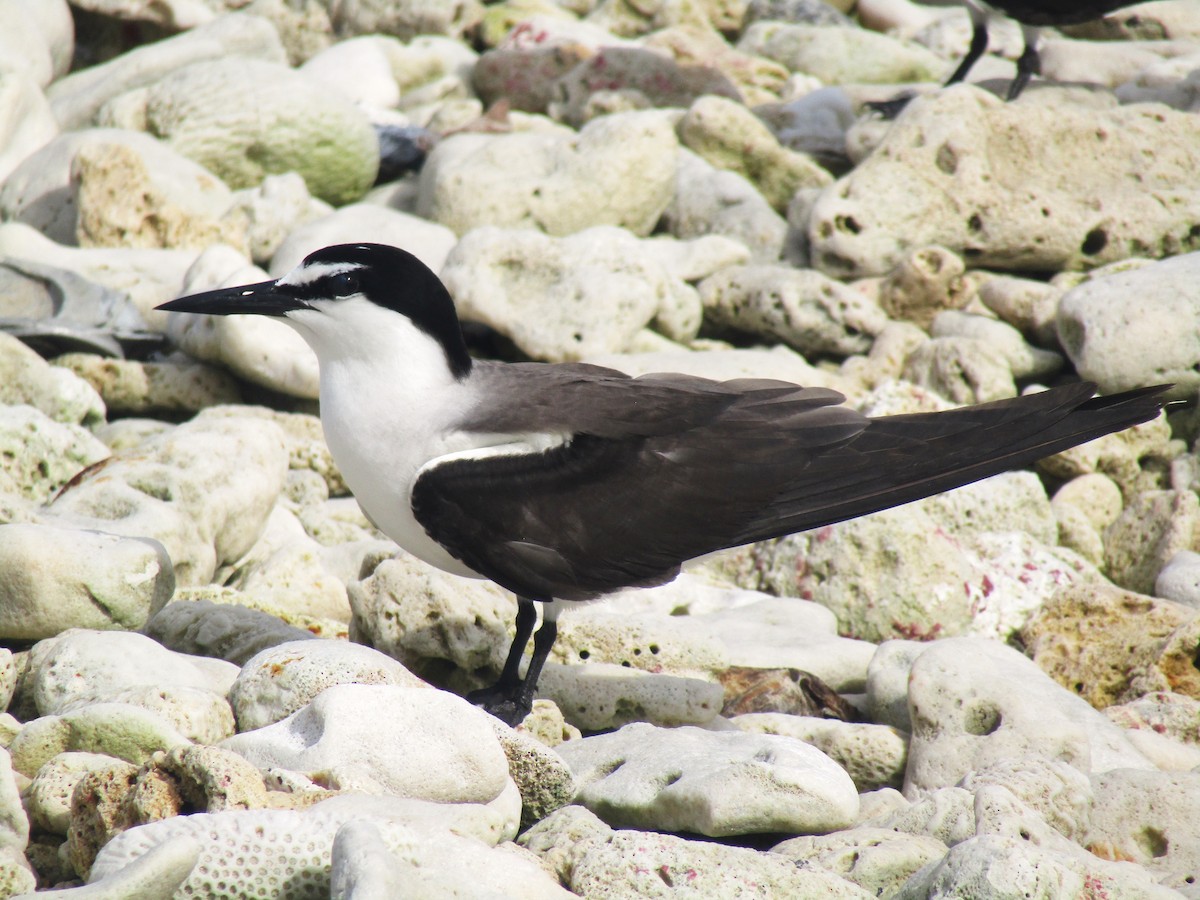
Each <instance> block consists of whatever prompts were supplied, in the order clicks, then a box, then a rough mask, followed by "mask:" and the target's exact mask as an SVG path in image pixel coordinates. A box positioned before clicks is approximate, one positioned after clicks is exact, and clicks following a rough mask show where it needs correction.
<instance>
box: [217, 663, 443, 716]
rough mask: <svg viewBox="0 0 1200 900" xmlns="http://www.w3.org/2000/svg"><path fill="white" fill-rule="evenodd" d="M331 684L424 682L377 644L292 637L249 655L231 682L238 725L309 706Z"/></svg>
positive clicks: (289, 712)
mask: <svg viewBox="0 0 1200 900" xmlns="http://www.w3.org/2000/svg"><path fill="white" fill-rule="evenodd" d="M335 684H396V685H402V686H404V687H422V686H424V682H422V681H421V680H420V679H419V678H417V677H416V676H414V675H412V674H411V673H410V672H409V671H408V670H407V669H405V668H404V666H402V665H400V663H398V662H396V661H395V660H394V659H392V658H391V657H390V656H385V655H384V654H382V653H380V652H379V651H378V650H372V649H371V648H370V647H363V646H361V645H359V644H351V643H347V642H344V641H290V642H288V643H284V644H277V645H275V646H274V647H269V648H267V649H265V650H263V651H261V652H260V653H258V654H256V655H255V656H253V657H251V658H250V659H249V660H247V661H246V663H245V664H244V665H243V667H242V671H241V672H240V673H239V674H238V677H237V679H236V680H235V681H234V682H233V684H232V685H231V687H230V688H229V702H230V703H231V704H232V705H233V709H234V712H235V713H236V714H237V719H238V726H239V727H240V728H241V730H242V731H251V730H253V729H256V728H263V727H265V726H267V725H271V724H273V723H275V722H278V721H280V720H282V719H286V718H287V717H288V716H290V715H291V714H292V713H294V712H296V711H298V710H299V709H301V708H302V707H304V706H307V705H308V704H309V703H310V702H311V701H312V700H313V699H314V698H315V697H316V696H317V695H318V694H319V693H321V692H322V691H323V690H325V689H326V688H329V687H332V686H333V685H335Z"/></svg>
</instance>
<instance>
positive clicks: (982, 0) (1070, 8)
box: [871, 0, 1145, 117]
mask: <svg viewBox="0 0 1200 900" xmlns="http://www.w3.org/2000/svg"><path fill="white" fill-rule="evenodd" d="M921 2H922V3H923V4H926V5H929V6H959V5H961V6H966V7H967V13H968V14H969V15H970V17H971V43H970V46H969V47H968V48H967V55H966V56H964V57H963V59H962V62H960V63H959V64H958V68H957V69H955V70H954V74H952V75H951V76H950V77H949V78H948V79H947V80H946V85H945V86H946V87H949V86H950V85H952V84H958V83H959V82H960V81H963V80H964V79H966V77H967V74H968V73H969V72H970V71H971V68H972V67H973V66H974V65H975V63H977V62H979V58H980V57H981V56H983V54H984V52H985V51H986V50H987V47H988V20H989V19H990V18H991V17H992V16H994V15H1002V16H1006V17H1007V18H1010V19H1013V20H1014V21H1016V22H1019V23H1020V25H1021V34H1022V36H1023V37H1024V39H1025V49H1024V50H1023V51H1022V52H1021V55H1020V56H1019V57H1018V58H1017V75H1016V77H1015V78H1014V79H1013V80H1012V82H1011V83H1010V84H1009V86H1008V94H1007V95H1006V97H1005V99H1006V100H1016V99H1017V97H1019V96H1020V94H1021V92H1022V91H1023V90H1025V87H1026V86H1027V85H1028V84H1029V81H1030V79H1032V78H1033V76H1034V75H1040V74H1041V71H1042V59H1041V56H1040V55H1039V53H1038V40H1039V37H1040V30H1041V29H1042V28H1044V27H1047V26H1058V25H1077V24H1079V23H1080V22H1090V21H1092V20H1093V19H1099V18H1100V17H1101V16H1104V15H1107V14H1108V13H1110V12H1114V11H1116V10H1118V9H1123V8H1124V7H1126V6H1135V5H1137V4H1138V3H1143V2H1145V0H921ZM910 99H912V98H911V95H909V96H903V97H898V98H896V99H895V100H885V101H882V102H877V103H873V104H871V107H872V108H873V109H875V110H876V111H877V112H881V113H883V114H884V115H885V116H888V117H893V116H895V115H896V114H898V113H899V112H900V110H901V109H903V108H904V106H905V105H906V104H907V103H908V101H909V100H910Z"/></svg>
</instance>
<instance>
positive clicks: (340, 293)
mask: <svg viewBox="0 0 1200 900" xmlns="http://www.w3.org/2000/svg"><path fill="white" fill-rule="evenodd" d="M329 286H330V287H331V288H332V290H333V296H335V297H349V296H350V295H351V294H357V293H358V278H356V277H355V275H354V273H353V272H339V273H338V274H336V275H334V276H333V277H332V278H330V279H329Z"/></svg>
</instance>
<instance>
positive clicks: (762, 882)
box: [520, 806, 873, 900]
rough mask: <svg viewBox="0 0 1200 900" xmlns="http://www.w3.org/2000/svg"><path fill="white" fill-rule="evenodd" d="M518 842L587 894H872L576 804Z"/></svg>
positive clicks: (782, 862) (852, 897) (763, 856)
mask: <svg viewBox="0 0 1200 900" xmlns="http://www.w3.org/2000/svg"><path fill="white" fill-rule="evenodd" d="M520 842H521V843H522V844H523V845H524V846H526V847H528V848H529V849H530V850H532V851H533V852H534V853H536V854H537V855H538V856H540V857H541V859H542V864H543V865H544V866H546V867H548V868H550V869H551V870H552V871H554V872H556V873H557V874H558V876H559V878H560V879H561V880H562V882H563V883H564V884H566V885H567V886H568V887H569V888H570V889H571V890H573V891H574V892H575V893H577V894H580V895H581V896H584V897H603V896H625V897H655V896H659V897H665V896H669V895H670V893H671V892H678V891H679V890H688V891H692V892H696V893H697V895H698V896H707V897H737V896H752V895H754V894H760V895H764V896H772V897H830V898H836V900H843V898H844V900H866V898H867V897H870V896H873V895H872V894H868V893H867V892H866V891H864V890H863V889H862V888H859V887H857V886H856V885H854V884H852V883H850V882H849V881H846V880H845V879H842V878H839V877H837V876H836V875H831V874H829V873H827V872H821V871H814V870H813V869H812V868H808V867H802V866H797V865H796V864H795V863H793V862H792V861H791V860H789V859H786V858H777V857H774V856H772V855H771V854H768V853H758V852H756V851H754V850H750V849H748V848H745V847H731V846H728V845H726V844H722V843H720V842H717V841H689V840H684V839H683V838H680V837H676V836H675V835H672V834H661V833H656V832H646V831H627V830H621V831H614V830H613V829H611V828H609V827H608V826H606V825H605V824H604V823H603V822H601V821H600V820H599V819H598V818H596V816H594V815H593V814H592V813H590V812H588V811H587V810H586V809H584V808H583V807H580V806H568V807H566V808H564V809H561V810H559V811H558V812H556V813H553V814H551V815H550V816H549V817H547V818H546V819H544V820H543V821H541V822H539V823H538V824H537V825H534V826H533V827H532V828H531V829H529V830H528V831H527V832H525V833H524V834H523V835H522V836H521V838H520ZM684 885H686V886H687V887H683V886H684Z"/></svg>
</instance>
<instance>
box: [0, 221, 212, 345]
mask: <svg viewBox="0 0 1200 900" xmlns="http://www.w3.org/2000/svg"><path fill="white" fill-rule="evenodd" d="M230 252H231V251H230ZM198 255H199V253H198V251H196V250H163V249H158V248H145V247H67V246H63V245H62V244H56V243H55V242H54V241H52V240H50V239H48V238H46V237H44V236H43V235H42V234H41V233H39V232H38V231H37V230H35V229H34V228H31V227H30V226H28V225H25V224H22V223H20V222H5V223H4V224H2V225H0V256H6V257H15V258H17V259H20V260H21V261H22V263H21V264H22V265H23V266H24V265H26V264H28V263H35V264H38V265H40V266H44V267H51V268H57V269H66V270H68V271H70V272H74V273H75V274H76V275H79V276H81V277H82V278H85V279H87V280H88V281H92V282H95V283H96V284H99V285H103V286H104V287H106V288H110V289H111V290H114V291H118V292H120V293H121V294H123V295H125V296H126V297H128V298H129V299H130V300H131V301H132V302H133V305H134V306H135V307H136V308H137V311H138V312H139V313H141V315H142V319H143V320H144V321H145V322H146V325H147V326H148V327H150V328H161V327H162V326H163V325H164V324H165V322H166V320H167V314H166V313H163V312H156V311H155V310H154V307H155V306H157V305H158V304H160V303H165V302H166V301H167V300H172V299H174V298H175V297H178V296H179V295H180V292H181V291H180V288H181V287H182V286H183V279H184V275H186V274H187V271H188V269H189V268H190V267H191V265H192V263H194V262H195V261H196V257H197V256H198Z"/></svg>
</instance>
